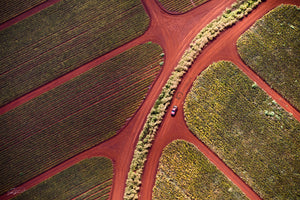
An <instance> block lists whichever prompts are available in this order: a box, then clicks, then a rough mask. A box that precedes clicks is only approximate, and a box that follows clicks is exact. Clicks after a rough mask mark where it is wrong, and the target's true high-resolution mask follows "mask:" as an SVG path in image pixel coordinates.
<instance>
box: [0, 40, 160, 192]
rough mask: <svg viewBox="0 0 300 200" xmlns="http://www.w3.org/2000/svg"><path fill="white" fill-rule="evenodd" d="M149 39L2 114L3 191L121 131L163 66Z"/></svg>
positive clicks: (0, 160)
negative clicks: (147, 41)
mask: <svg viewBox="0 0 300 200" xmlns="http://www.w3.org/2000/svg"><path fill="white" fill-rule="evenodd" d="M162 52H163V51H162V48H161V47H160V46H159V45H157V44H154V43H145V44H142V45H139V46H136V47H134V48H132V49H129V50H127V51H125V52H124V53H122V54H119V55H118V56H116V57H114V58H112V59H110V60H108V61H106V62H104V63H102V64H100V65H99V66H96V67H95V68H93V69H91V70H89V71H87V72H86V73H83V74H81V75H79V76H78V77H76V78H74V79H72V80H70V81H68V82H66V83H64V84H62V85H60V86H58V87H56V88H55V89H53V90H50V91H49V92H46V93H44V94H42V95H40V96H38V97H37V98H35V99H33V100H31V101H29V102H27V103H25V104H23V105H21V106H19V107H17V108H15V109H13V110H11V111H9V112H7V113H5V114H3V115H1V116H0V121H1V124H0V129H1V130H2V131H1V135H0V144H1V145H0V146H1V148H0V169H1V171H0V179H1V180H6V182H5V183H4V182H2V183H1V187H0V188H1V191H0V194H2V193H3V192H5V191H7V190H9V189H10V188H12V187H13V186H15V185H18V184H21V183H23V182H25V181H27V180H29V179H30V178H32V177H34V176H37V175H38V174H40V173H42V172H44V171H46V170H47V169H50V168H51V167H53V166H55V165H57V164H59V163H60V162H62V161H64V160H66V159H68V158H70V157H72V156H74V155H76V154H78V153H80V152H82V151H84V150H86V149H88V148H90V147H92V146H94V145H97V144H99V143H100V142H103V141H105V140H107V139H108V138H110V137H112V136H114V135H116V133H117V131H118V130H120V129H121V128H122V126H124V125H125V123H126V121H127V120H129V119H130V117H132V115H133V114H134V113H135V111H136V110H137V109H138V107H139V106H140V105H141V103H142V101H143V99H144V97H145V95H146V93H147V92H148V90H149V86H150V85H151V84H152V82H153V81H154V80H155V78H156V77H157V75H158V73H159V71H160V68H161V66H160V64H161V63H162V62H163V60H164V58H163V57H162Z"/></svg>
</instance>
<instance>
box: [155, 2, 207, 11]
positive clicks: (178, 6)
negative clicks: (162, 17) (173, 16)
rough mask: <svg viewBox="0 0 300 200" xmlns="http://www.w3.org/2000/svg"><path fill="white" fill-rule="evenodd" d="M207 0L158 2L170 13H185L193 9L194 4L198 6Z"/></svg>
mask: <svg viewBox="0 0 300 200" xmlns="http://www.w3.org/2000/svg"><path fill="white" fill-rule="evenodd" d="M207 1H208V0H194V1H192V0H172V1H170V0H158V2H159V3H160V4H161V5H162V6H163V8H164V9H166V10H167V11H168V12H171V13H185V12H188V11H189V10H191V9H193V8H194V7H196V6H199V5H201V4H203V3H205V2H207Z"/></svg>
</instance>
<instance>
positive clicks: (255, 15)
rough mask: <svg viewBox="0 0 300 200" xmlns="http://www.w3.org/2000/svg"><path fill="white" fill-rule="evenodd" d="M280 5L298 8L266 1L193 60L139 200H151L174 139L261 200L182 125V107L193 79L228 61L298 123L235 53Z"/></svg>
mask: <svg viewBox="0 0 300 200" xmlns="http://www.w3.org/2000/svg"><path fill="white" fill-rule="evenodd" d="M281 3H290V4H295V5H298V6H299V5H300V2H298V1H295V0H291V1H284V0H282V1H267V2H265V3H262V4H261V5H259V7H258V8H256V9H255V10H254V11H253V12H252V13H251V14H250V15H249V16H248V17H246V18H245V19H243V20H242V21H240V22H238V23H237V24H236V25H234V26H233V27H232V28H230V29H228V30H226V31H225V32H224V33H221V35H220V36H219V37H218V38H217V39H216V40H214V41H213V42H211V43H210V44H209V45H208V46H207V47H206V48H205V49H204V51H203V52H202V53H201V54H200V55H199V57H198V58H197V59H196V61H195V63H194V64H193V65H192V67H191V69H190V70H189V72H188V73H187V74H186V75H185V76H184V78H183V80H182V82H181V84H180V85H179V87H178V88H177V91H176V93H175V98H173V101H172V104H171V105H170V107H172V106H173V105H177V106H178V108H179V112H178V114H177V115H176V117H174V118H173V117H171V116H170V113H169V112H168V113H167V115H166V116H165V118H164V121H163V123H162V126H161V128H160V130H159V132H158V134H157V137H156V139H155V141H154V144H153V146H152V149H153V150H152V151H150V153H149V155H148V159H147V163H146V166H145V170H144V172H145V173H144V174H143V179H142V187H141V193H140V195H141V197H142V198H141V199H151V194H152V188H153V186H154V183H155V176H156V172H157V167H158V163H159V158H160V155H161V153H162V150H163V148H164V147H165V146H166V145H168V144H169V143H170V142H172V141H173V140H176V139H183V140H186V141H188V142H191V143H193V144H194V145H195V146H197V147H198V149H199V150H200V151H201V152H202V153H203V154H204V155H205V156H206V157H207V158H208V159H209V160H211V162H212V163H214V164H215V165H216V166H217V168H218V169H219V170H220V171H222V172H223V173H224V174H225V175H226V176H227V177H228V178H229V179H230V180H231V181H232V182H233V183H235V184H236V185H237V186H238V187H239V188H240V189H241V190H242V191H243V192H244V193H245V195H246V196H247V197H248V198H249V199H260V197H259V196H258V195H257V194H256V193H255V192H254V191H253V190H252V189H251V188H250V187H248V186H247V185H246V184H245V183H244V182H243V181H242V180H241V179H240V177H238V176H237V175H236V174H235V173H234V172H233V171H232V170H231V169H229V168H228V167H227V166H226V165H225V164H224V163H223V162H222V161H221V160H220V158H219V157H218V156H217V155H215V154H214V153H213V152H212V151H211V150H210V149H209V148H208V147H207V146H206V145H204V144H203V143H202V142H201V141H199V140H198V139H197V138H196V137H195V136H194V135H193V134H192V133H191V132H190V130H189V129H188V127H187V126H186V124H185V120H184V116H183V104H184V100H185V97H186V95H187V93H188V91H189V88H190V87H191V86H192V83H193V81H194V80H195V79H196V77H197V76H198V75H199V74H200V73H201V72H202V71H203V70H204V69H206V68H207V67H208V66H209V65H210V64H212V63H213V62H217V61H220V60H229V61H232V62H233V63H235V64H236V65H237V66H238V67H239V68H240V69H241V70H242V71H243V72H244V73H245V74H246V75H247V76H248V77H249V78H250V79H252V80H253V81H255V82H256V83H257V84H258V85H259V86H260V87H261V88H262V89H263V90H264V91H265V92H266V93H268V94H269V95H270V96H271V97H272V98H273V99H274V100H276V102H277V103H278V104H280V105H281V106H282V107H283V108H284V109H285V110H287V111H288V112H290V113H292V114H293V115H294V117H295V118H296V119H297V120H298V121H300V113H299V111H297V110H296V109H295V108H293V107H292V106H291V105H290V104H289V102H287V101H286V100H285V99H284V98H283V97H282V96H281V95H280V94H278V93H277V92H276V91H274V90H273V89H272V88H271V87H270V86H269V85H267V84H266V83H265V82H264V81H263V80H262V79H261V78H260V77H259V76H258V75H257V74H255V73H254V72H253V71H252V70H251V69H250V68H249V67H248V66H246V65H245V64H244V63H243V61H242V60H241V58H240V57H239V55H238V52H237V49H236V41H237V39H238V38H239V36H240V35H241V34H242V33H243V32H244V31H246V30H247V29H248V28H249V27H250V26H251V25H252V24H254V22H255V21H256V20H257V19H259V18H261V17H262V16H263V15H264V14H266V13H267V12H268V11H270V10H272V9H273V8H275V7H276V6H278V5H280V4H281Z"/></svg>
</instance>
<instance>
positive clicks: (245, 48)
mask: <svg viewBox="0 0 300 200" xmlns="http://www.w3.org/2000/svg"><path fill="white" fill-rule="evenodd" d="M299 19H300V9H299V8H298V7H296V6H292V5H281V6H279V7H277V8H275V9H274V10H272V11H271V12H269V13H268V14H267V15H265V16H264V17H263V18H261V19H260V20H258V21H257V22H256V23H255V24H254V26H252V27H251V28H250V29H249V30H248V31H246V32H245V33H244V34H243V35H242V36H241V37H240V38H239V40H238V42H237V46H238V51H239V54H240V55H241V57H242V59H243V60H244V61H245V63H246V64H247V65H248V66H250V67H251V68H252V69H253V70H254V71H255V72H256V73H257V74H258V75H259V76H261V77H262V78H263V79H265V80H266V82H267V83H268V84H269V85H271V86H272V87H273V88H274V89H275V90H277V91H278V92H279V93H280V94H282V95H283V96H284V97H285V98H286V99H287V100H288V101H289V102H291V104H293V105H294V106H295V107H296V108H297V109H298V110H300V39H299V38H300V20H299Z"/></svg>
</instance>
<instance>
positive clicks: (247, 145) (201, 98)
mask: <svg viewBox="0 0 300 200" xmlns="http://www.w3.org/2000/svg"><path fill="white" fill-rule="evenodd" d="M184 112H185V118H186V122H187V125H188V127H189V128H190V130H191V131H192V132H193V133H194V134H195V135H196V136H197V137H198V138H199V139H201V140H202V141H203V142H204V143H205V144H206V145H208V146H209V147H210V148H211V149H213V151H215V152H216V153H217V154H218V155H219V156H220V158H221V159H222V160H223V161H224V162H225V163H226V164H227V165H228V166H229V167H230V168H232V169H233V170H234V171H235V172H236V173H237V174H238V175H239V176H240V177H242V179H244V180H245V181H246V183H248V185H250V186H251V187H252V188H253V189H254V190H255V191H256V192H257V193H258V194H259V195H260V196H261V197H262V198H263V199H297V196H298V195H299V193H300V190H299V187H297V186H298V185H299V170H300V164H299V156H300V151H299V145H300V135H299V133H300V123H299V122H298V121H297V120H296V119H295V118H294V117H293V116H292V115H291V114H289V113H287V112H286V111H285V110H283V109H282V108H281V107H280V106H278V105H277V104H276V102H274V101H273V100H272V99H271V98H270V97H269V96H268V95H267V94H266V93H265V92H264V91H263V90H261V89H260V88H258V87H257V85H256V84H255V83H254V82H253V81H251V80H250V79H249V78H248V77H247V76H246V75H245V74H243V73H242V72H241V71H240V70H239V69H238V68H237V67H236V66H235V65H234V64H232V63H231V62H226V61H221V62H218V63H214V64H212V65H211V66H209V67H208V68H207V69H206V70H205V71H203V72H202V73H201V74H200V75H199V77H198V78H197V80H196V81H195V82H194V84H193V87H192V89H191V91H190V92H189V94H188V96H187V98H186V102H185V104H184Z"/></svg>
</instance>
